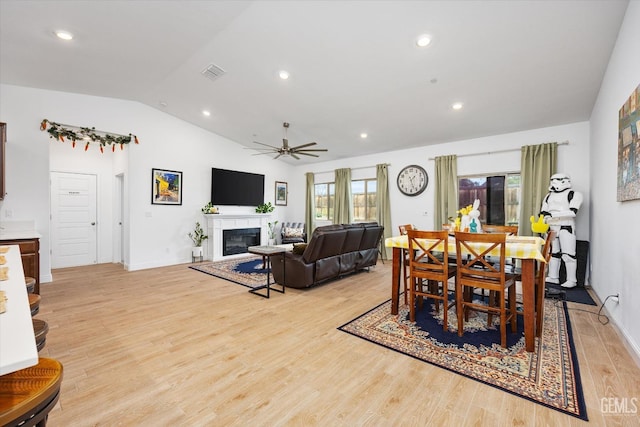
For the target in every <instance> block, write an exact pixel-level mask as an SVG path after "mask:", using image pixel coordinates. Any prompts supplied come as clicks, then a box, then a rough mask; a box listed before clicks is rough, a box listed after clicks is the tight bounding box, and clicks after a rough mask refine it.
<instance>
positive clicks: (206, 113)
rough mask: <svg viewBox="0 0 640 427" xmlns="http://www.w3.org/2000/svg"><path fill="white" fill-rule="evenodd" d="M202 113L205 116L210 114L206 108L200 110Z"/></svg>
mask: <svg viewBox="0 0 640 427" xmlns="http://www.w3.org/2000/svg"><path fill="white" fill-rule="evenodd" d="M202 115H203V116H206V117H209V116H210V115H211V112H210V111H207V110H202Z"/></svg>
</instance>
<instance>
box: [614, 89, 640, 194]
mask: <svg viewBox="0 0 640 427" xmlns="http://www.w3.org/2000/svg"><path fill="white" fill-rule="evenodd" d="M639 129H640V85H638V87H636V89H635V90H634V91H633V92H632V93H631V96H629V98H628V99H627V100H626V102H625V103H624V104H623V105H622V107H621V108H620V110H619V111H618V193H617V200H618V201H619V202H624V201H626V200H634V199H640V136H639V135H638V130H639Z"/></svg>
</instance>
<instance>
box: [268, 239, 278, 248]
mask: <svg viewBox="0 0 640 427" xmlns="http://www.w3.org/2000/svg"><path fill="white" fill-rule="evenodd" d="M267 244H268V245H269V246H273V245H275V244H276V239H272V238H269V239H267Z"/></svg>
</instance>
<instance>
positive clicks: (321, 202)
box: [315, 182, 336, 221]
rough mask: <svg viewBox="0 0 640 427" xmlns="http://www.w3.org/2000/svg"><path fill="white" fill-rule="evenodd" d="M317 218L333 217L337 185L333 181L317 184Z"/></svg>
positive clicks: (328, 218) (329, 218) (330, 218)
mask: <svg viewBox="0 0 640 427" xmlns="http://www.w3.org/2000/svg"><path fill="white" fill-rule="evenodd" d="M315 193H316V219H319V220H327V221H330V220H332V219H333V208H334V204H335V194H336V185H335V184H334V183H333V182H327V183H323V184H315Z"/></svg>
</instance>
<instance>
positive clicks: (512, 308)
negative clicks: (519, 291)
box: [509, 285, 518, 333]
mask: <svg viewBox="0 0 640 427" xmlns="http://www.w3.org/2000/svg"><path fill="white" fill-rule="evenodd" d="M509 314H510V315H511V333H516V331H517V330H518V311H517V307H516V289H515V285H513V286H510V287H509Z"/></svg>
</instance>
